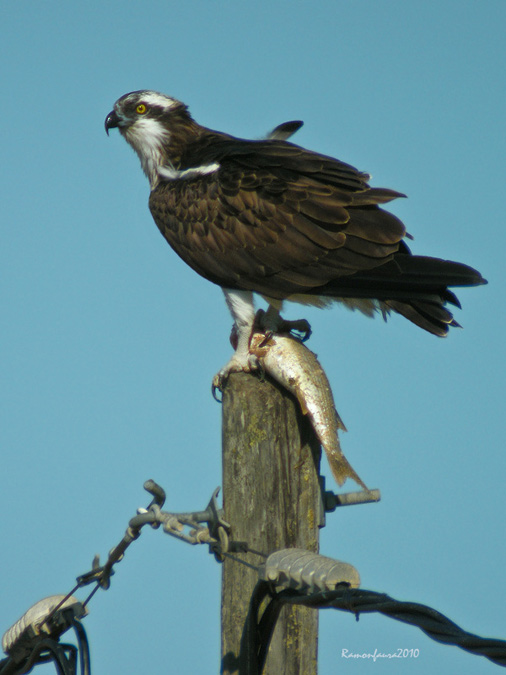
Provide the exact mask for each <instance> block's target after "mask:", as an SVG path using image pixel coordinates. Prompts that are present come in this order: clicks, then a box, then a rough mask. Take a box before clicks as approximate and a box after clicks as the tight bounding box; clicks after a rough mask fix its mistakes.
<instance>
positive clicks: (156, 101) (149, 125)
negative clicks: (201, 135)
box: [105, 90, 194, 186]
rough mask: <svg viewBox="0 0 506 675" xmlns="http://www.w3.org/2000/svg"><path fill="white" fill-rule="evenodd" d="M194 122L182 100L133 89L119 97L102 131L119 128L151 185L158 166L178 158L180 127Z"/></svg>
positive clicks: (180, 138) (180, 137)
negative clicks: (137, 157) (139, 161)
mask: <svg viewBox="0 0 506 675" xmlns="http://www.w3.org/2000/svg"><path fill="white" fill-rule="evenodd" d="M193 125H194V122H193V120H192V118H191V116H190V114H189V112H188V109H187V107H186V106H185V105H184V103H181V102H180V101H177V100H176V99H174V98H170V97H169V96H165V95H164V94H160V93H158V92H156V91H148V90H141V91H133V92H131V93H129V94H125V95H124V96H122V97H121V98H119V99H118V100H117V101H116V103H115V104H114V109H113V110H112V111H111V112H110V113H109V114H108V115H107V117H106V119H105V130H106V131H107V134H109V129H114V128H118V129H119V131H120V133H121V134H122V135H123V136H124V137H125V139H126V140H127V141H128V143H129V144H130V145H131V146H132V148H133V149H134V150H135V152H136V153H137V154H138V155H139V159H140V160H141V165H142V168H143V171H144V173H145V174H146V175H147V177H148V178H149V180H150V183H151V185H152V186H153V185H154V184H155V183H156V182H157V179H158V172H159V169H160V168H162V167H170V166H172V165H173V161H174V160H177V158H178V154H179V151H180V146H182V144H183V138H182V136H184V133H182V131H183V130H186V131H190V130H191V129H192V126H193Z"/></svg>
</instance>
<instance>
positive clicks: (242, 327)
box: [212, 288, 258, 398]
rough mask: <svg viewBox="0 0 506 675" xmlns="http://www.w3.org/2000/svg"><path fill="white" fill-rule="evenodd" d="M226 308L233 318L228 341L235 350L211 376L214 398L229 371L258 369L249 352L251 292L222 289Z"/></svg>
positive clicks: (252, 311)
mask: <svg viewBox="0 0 506 675" xmlns="http://www.w3.org/2000/svg"><path fill="white" fill-rule="evenodd" d="M223 292H224V293H225V299H226V301H227V305H228V308H229V310H230V312H231V314H232V317H233V318H234V326H233V328H232V333H231V335H230V342H231V343H232V345H233V346H234V347H235V352H234V354H233V356H232V358H231V359H230V361H229V362H228V363H227V364H226V365H224V366H223V368H221V370H219V371H218V372H217V373H216V375H215V376H214V377H213V384H212V391H213V396H214V397H215V398H216V390H217V389H219V390H220V391H221V390H222V388H223V385H224V384H225V382H226V380H227V378H228V376H229V375H230V373H240V372H245V373H249V372H251V371H252V370H257V369H258V359H257V358H256V357H255V356H254V355H253V354H250V351H249V345H250V340H251V335H252V332H253V330H254V329H253V326H254V323H255V304H254V301H253V293H251V292H250V291H236V290H228V289H225V288H224V289H223Z"/></svg>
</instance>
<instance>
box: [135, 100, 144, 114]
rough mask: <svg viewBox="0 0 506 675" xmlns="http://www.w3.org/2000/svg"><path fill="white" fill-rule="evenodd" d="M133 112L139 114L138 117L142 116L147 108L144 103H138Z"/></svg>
mask: <svg viewBox="0 0 506 675" xmlns="http://www.w3.org/2000/svg"><path fill="white" fill-rule="evenodd" d="M135 110H136V111H137V112H138V113H139V115H144V113H145V112H146V111H147V108H146V106H145V105H144V103H139V105H138V106H137V108H136V109H135Z"/></svg>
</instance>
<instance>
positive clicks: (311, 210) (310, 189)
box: [150, 133, 484, 335]
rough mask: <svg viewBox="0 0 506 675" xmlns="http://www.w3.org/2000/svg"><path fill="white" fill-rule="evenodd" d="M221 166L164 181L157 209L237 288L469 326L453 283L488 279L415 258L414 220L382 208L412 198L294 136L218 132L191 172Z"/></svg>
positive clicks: (196, 255)
mask: <svg viewBox="0 0 506 675" xmlns="http://www.w3.org/2000/svg"><path fill="white" fill-rule="evenodd" d="M212 162H218V163H219V164H220V169H219V170H218V171H217V172H216V173H212V174H207V175H202V176H200V177H197V178H192V179H182V180H175V181H169V180H167V181H161V182H160V183H159V184H158V186H157V187H156V188H155V189H154V190H153V191H152V193H151V196H150V209H151V212H152V214H153V217H154V219H155V222H156V223H157V225H158V227H159V228H160V230H161V232H162V234H163V235H164V237H165V238H166V239H167V241H168V242H169V244H170V245H171V246H172V248H173V249H174V250H175V251H176V253H178V254H179V255H180V256H181V258H182V259H183V260H184V261H185V262H186V263H188V264H189V265H190V266H191V267H192V268H193V269H194V270H196V271H197V272H198V273H199V274H201V275H202V276H204V277H205V278H207V279H209V280H210V281H212V282H214V283H217V284H219V285H221V286H224V287H228V288H238V289H247V290H253V291H256V292H259V293H262V294H264V295H266V296H269V297H273V298H279V299H284V298H287V297H289V296H291V295H300V294H309V295H311V294H314V295H315V296H319V297H321V296H325V297H330V298H368V299H373V300H377V301H380V302H381V303H383V308H384V309H386V310H387V311H388V310H390V309H391V310H394V311H396V312H398V313H400V314H402V315H403V316H405V317H406V318H408V319H409V320H410V321H413V322H414V323H416V324H417V325H419V326H421V327H422V328H424V329H425V330H428V331H430V332H431V333H434V334H436V335H445V334H446V333H447V331H448V326H450V325H458V324H456V322H455V321H454V319H453V317H452V315H451V313H450V312H449V311H448V310H447V309H445V308H444V307H443V305H444V304H445V302H449V303H451V304H454V305H457V306H459V303H458V300H457V298H456V297H455V295H454V294H453V293H452V292H451V291H449V290H448V289H447V286H449V285H451V286H467V285H477V284H480V283H484V281H483V279H482V277H481V275H480V274H479V273H478V272H476V271H475V270H473V269H472V268H470V267H467V266H466V265H461V264H459V263H453V262H450V261H445V260H438V259H435V258H427V257H422V256H418V257H417V256H413V255H411V253H410V251H409V249H408V247H407V246H406V245H405V243H404V241H403V237H404V236H405V235H406V231H405V227H404V225H403V223H402V222H401V221H400V220H399V219H398V218H396V217H395V216H394V215H392V214H391V213H388V212H387V211H383V210H382V209H381V208H379V205H380V204H384V203H386V202H389V201H391V200H392V199H395V198H397V197H403V196H404V195H402V194H401V193H398V192H395V191H393V190H387V189H384V188H371V187H370V186H369V185H368V183H367V180H368V179H369V176H368V175H367V174H363V173H360V172H358V171H357V170H356V169H354V168H353V167H351V166H350V165H347V164H344V163H342V162H339V161H338V160H334V159H332V158H330V157H326V156H324V155H318V154H316V153H312V152H309V151H306V150H304V149H303V148H300V147H298V146H296V145H292V144H290V143H287V142H283V141H278V140H270V141H240V140H237V139H233V138H231V137H227V136H222V135H217V134H213V133H208V134H207V136H205V137H204V139H202V138H201V139H200V142H199V143H198V144H196V145H194V147H191V146H190V148H189V149H188V152H187V153H186V156H185V155H183V157H182V160H181V163H180V166H179V168H180V169H186V168H192V167H195V166H200V165H207V164H210V163H212Z"/></svg>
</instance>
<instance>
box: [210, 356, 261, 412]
mask: <svg viewBox="0 0 506 675" xmlns="http://www.w3.org/2000/svg"><path fill="white" fill-rule="evenodd" d="M254 371H261V372H263V369H262V367H261V366H260V362H259V360H258V358H257V357H256V356H255V354H246V355H245V358H244V359H239V358H237V355H236V354H234V356H233V357H232V358H231V359H230V361H229V362H228V363H227V365H226V366H223V368H222V369H221V370H220V371H219V372H217V373H216V375H215V376H214V377H213V381H212V383H211V393H212V395H213V398H214V400H215V401H218V403H222V401H223V399H220V398H218V396H217V393H216V392H217V391H218V390H219V391H220V392H223V387H224V386H225V382H226V381H227V380H228V377H229V375H230V374H231V373H251V372H254Z"/></svg>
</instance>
